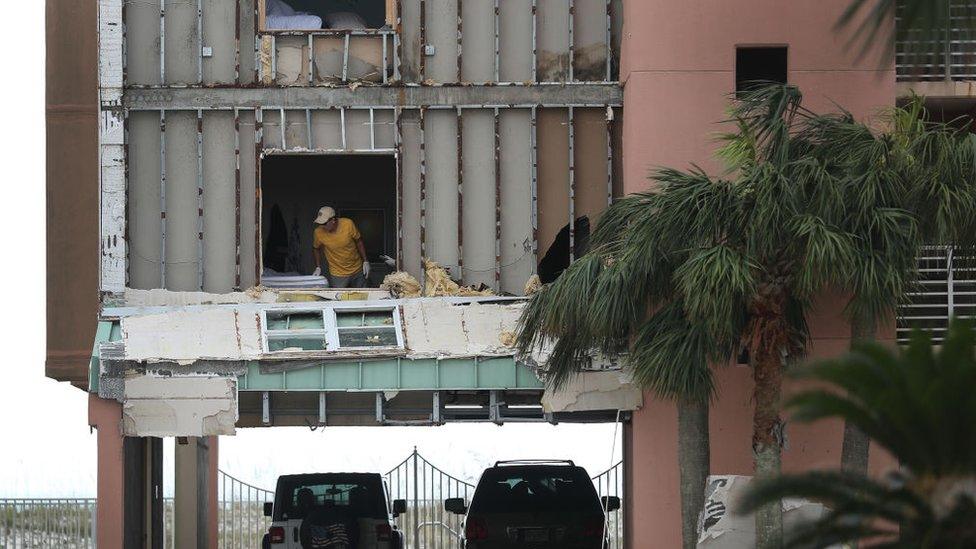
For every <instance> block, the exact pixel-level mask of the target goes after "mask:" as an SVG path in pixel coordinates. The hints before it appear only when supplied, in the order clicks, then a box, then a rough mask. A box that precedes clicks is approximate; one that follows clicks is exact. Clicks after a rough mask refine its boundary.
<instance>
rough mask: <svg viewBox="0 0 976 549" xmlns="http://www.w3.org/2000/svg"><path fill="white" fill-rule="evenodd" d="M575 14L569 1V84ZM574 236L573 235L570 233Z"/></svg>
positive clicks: (572, 2) (573, 4) (567, 78)
mask: <svg viewBox="0 0 976 549" xmlns="http://www.w3.org/2000/svg"><path fill="white" fill-rule="evenodd" d="M575 14H576V3H575V1H574V0H569V74H568V75H567V77H566V81H567V82H572V81H573V80H575V78H574V76H573V65H574V63H573V51H574V49H575V48H574V47H573V26H574V24H575V21H574V20H575V19H576V17H575ZM570 234H572V233H570Z"/></svg>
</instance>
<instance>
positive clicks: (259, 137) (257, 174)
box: [254, 107, 264, 286]
mask: <svg viewBox="0 0 976 549" xmlns="http://www.w3.org/2000/svg"><path fill="white" fill-rule="evenodd" d="M263 154H264V110H263V109H261V108H260V107H258V108H256V109H254V242H255V246H254V285H255V286H257V285H259V284H260V283H261V270H262V269H261V268H262V265H263V260H262V258H261V246H260V245H258V243H260V242H261V157H262V155H263Z"/></svg>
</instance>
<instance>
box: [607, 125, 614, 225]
mask: <svg viewBox="0 0 976 549" xmlns="http://www.w3.org/2000/svg"><path fill="white" fill-rule="evenodd" d="M611 204H613V107H607V206H609V205H611Z"/></svg>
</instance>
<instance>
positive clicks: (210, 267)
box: [203, 111, 237, 293]
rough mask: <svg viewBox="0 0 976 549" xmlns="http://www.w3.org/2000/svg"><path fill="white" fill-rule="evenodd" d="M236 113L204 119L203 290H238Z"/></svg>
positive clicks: (230, 112)
mask: <svg viewBox="0 0 976 549" xmlns="http://www.w3.org/2000/svg"><path fill="white" fill-rule="evenodd" d="M235 141H236V133H235V130H234V113H233V112H232V111H217V112H209V113H205V114H204V118H203V262H204V263H203V289H204V291H206V292H215V293H223V292H229V291H231V290H233V289H234V285H235V282H236V275H237V233H236V224H237V208H236V205H237V193H236V179H237V178H236V166H237V157H236V154H235Z"/></svg>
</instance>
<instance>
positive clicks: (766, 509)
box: [752, 337, 784, 549]
mask: <svg viewBox="0 0 976 549" xmlns="http://www.w3.org/2000/svg"><path fill="white" fill-rule="evenodd" d="M771 339H773V341H777V340H778V339H780V338H778V337H774V338H771ZM755 347H756V349H755V352H754V354H753V356H754V357H755V361H754V363H753V366H752V373H753V374H752V375H753V381H754V382H755V387H754V389H753V390H754V391H755V394H754V400H755V411H754V414H753V432H752V449H753V452H754V456H755V467H756V471H755V479H756V480H762V479H767V478H772V477H777V476H779V474H780V465H781V455H780V448H781V443H782V442H781V441H782V428H783V425H782V422H781V420H780V417H779V406H780V393H781V391H782V386H783V358H782V354H781V352H782V349H783V348H784V346H782V345H780V344H778V343H771V342H768V341H761V342H759V343H758V344H757V345H755ZM782 545H783V507H782V505H781V504H780V502H779V501H776V502H773V503H771V504H768V505H766V506H763V507H761V508H760V509H759V510H758V511H756V548H757V549H780V547H782Z"/></svg>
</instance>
